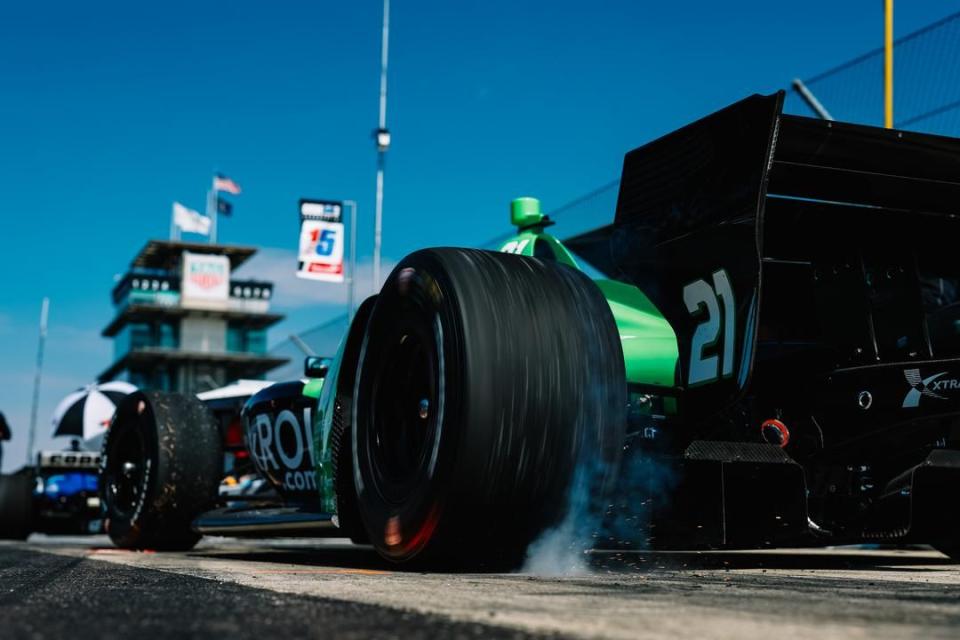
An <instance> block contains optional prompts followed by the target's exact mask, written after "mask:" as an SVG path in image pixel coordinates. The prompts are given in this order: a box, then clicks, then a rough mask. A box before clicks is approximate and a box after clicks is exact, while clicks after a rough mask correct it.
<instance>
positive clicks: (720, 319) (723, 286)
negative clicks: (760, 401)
mask: <svg viewBox="0 0 960 640" xmlns="http://www.w3.org/2000/svg"><path fill="white" fill-rule="evenodd" d="M683 302H684V304H686V305H687V311H689V312H690V314H691V315H693V316H704V317H703V319H702V320H701V321H700V324H698V325H697V328H696V330H695V331H694V332H693V339H692V340H691V341H690V366H689V368H688V373H687V384H688V385H689V386H693V385H697V384H704V383H707V382H713V381H715V380H716V379H717V378H719V377H721V376H722V377H724V378H727V377H729V376H732V375H733V350H734V346H735V340H736V322H737V312H736V305H735V303H734V298H733V287H731V286H730V277H729V276H728V275H727V271H726V270H725V269H720V270H719V271H715V272H714V273H713V284H712V285H711V284H710V283H709V282H707V281H706V280H704V279H702V278H701V279H700V280H696V281H694V282H691V283H690V284H688V285H687V286H685V287H684V288H683ZM714 347H716V349H715V350H714V353H713V355H709V356H706V355H704V352H705V351H706V350H707V349H711V348H714ZM721 354H722V356H723V361H722V363H721V359H720V356H721ZM721 364H722V367H721Z"/></svg>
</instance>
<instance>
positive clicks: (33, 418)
mask: <svg viewBox="0 0 960 640" xmlns="http://www.w3.org/2000/svg"><path fill="white" fill-rule="evenodd" d="M49 312H50V298H44V299H43V304H42V305H41V306H40V339H39V341H38V343H37V370H36V374H35V375H34V378H33V403H32V404H31V406H30V433H29V434H28V435H27V465H31V464H33V443H34V440H36V437H37V409H38V408H39V405H40V374H41V372H42V371H43V346H44V343H45V342H46V341H47V316H48V314H49Z"/></svg>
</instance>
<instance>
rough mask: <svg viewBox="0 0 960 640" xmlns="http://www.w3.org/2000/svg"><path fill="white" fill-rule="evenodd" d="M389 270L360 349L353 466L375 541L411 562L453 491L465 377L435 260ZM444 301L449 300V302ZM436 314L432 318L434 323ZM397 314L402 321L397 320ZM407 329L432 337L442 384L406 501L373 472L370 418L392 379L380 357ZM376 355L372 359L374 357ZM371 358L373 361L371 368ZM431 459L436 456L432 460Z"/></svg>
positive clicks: (391, 555)
mask: <svg viewBox="0 0 960 640" xmlns="http://www.w3.org/2000/svg"><path fill="white" fill-rule="evenodd" d="M405 264H406V266H404V267H402V268H398V269H396V270H395V271H394V272H393V273H391V275H390V277H389V278H388V280H387V283H386V284H385V285H384V288H383V290H382V292H381V294H380V296H379V297H378V299H377V302H376V306H375V307H374V309H373V311H372V314H371V318H370V322H369V323H368V326H367V330H366V333H365V336H364V339H363V343H362V346H361V349H360V358H359V362H360V363H361V364H360V366H359V367H358V371H357V375H356V379H355V385H354V389H353V408H352V411H351V413H352V415H353V416H355V424H354V427H355V428H353V429H352V434H351V435H352V439H353V447H352V449H353V470H354V482H355V485H356V490H357V499H358V506H359V508H360V512H361V513H362V519H363V522H364V525H365V528H366V530H367V534H368V536H369V539H370V541H371V542H372V544H373V545H374V547H376V549H377V550H378V551H379V552H380V553H381V555H383V556H384V557H386V558H388V559H389V560H392V561H395V562H407V561H409V560H411V559H413V558H414V557H416V556H418V555H419V554H420V553H421V552H422V551H423V550H424V548H425V547H426V546H427V545H428V543H430V542H431V541H432V540H433V539H434V538H436V537H438V536H441V537H442V534H443V531H442V527H441V523H442V517H441V516H442V515H443V513H444V511H445V510H446V509H447V508H448V504H447V502H448V496H449V494H450V493H451V489H452V488H453V487H452V482H451V480H452V474H451V473H450V472H451V469H450V467H451V463H452V461H453V460H454V459H455V458H456V455H455V454H456V449H457V446H458V440H459V439H458V432H457V430H456V429H455V428H454V427H455V426H456V424H457V422H458V421H459V417H460V409H461V403H460V394H459V389H458V388H457V386H456V384H455V381H456V380H458V379H460V378H461V373H462V372H461V368H460V365H461V354H462V351H463V344H462V341H461V340H460V335H461V331H462V328H461V320H460V318H459V317H457V316H456V314H455V313H453V312H452V310H453V309H456V304H455V303H453V304H451V303H450V302H451V301H450V300H449V297H450V296H453V295H454V293H453V290H452V287H451V285H450V283H449V282H447V281H446V280H445V279H444V278H443V271H442V270H441V269H436V268H432V267H435V266H436V264H435V263H434V264H431V263H430V261H427V262H426V263H424V262H423V261H422V260H421V261H407V262H406V263H405ZM445 302H446V303H445ZM430 319H432V322H431V321H430ZM398 320H400V322H398ZM406 329H412V330H414V331H416V332H418V333H419V334H420V337H421V339H423V337H424V336H426V337H428V338H429V340H431V341H432V342H433V344H432V354H431V355H432V357H433V358H434V366H435V376H436V384H437V393H436V401H437V403H438V405H439V406H437V407H436V414H435V416H434V417H433V418H432V419H433V420H434V425H433V427H432V428H433V432H432V436H431V439H430V440H429V441H428V442H427V443H426V445H425V446H426V451H425V453H426V456H427V458H428V461H427V463H426V464H425V465H423V466H422V467H421V468H420V469H419V473H418V474H417V479H416V481H415V483H414V484H413V486H412V488H411V489H410V490H409V491H408V494H407V496H406V497H405V498H404V499H403V500H402V501H399V502H397V501H393V502H391V501H389V500H387V499H385V498H384V496H383V492H382V490H381V487H379V486H378V485H379V484H380V483H379V482H378V481H377V480H376V479H374V478H373V472H372V471H371V463H370V456H371V455H372V451H371V443H370V437H371V426H372V425H371V421H372V419H373V417H374V414H373V412H372V411H368V410H364V409H363V408H362V407H366V406H369V403H370V402H371V399H372V398H371V396H372V394H374V393H376V392H377V390H376V389H375V388H374V385H375V384H384V383H386V384H391V381H390V373H391V372H390V371H387V370H386V367H388V366H389V363H387V362H384V358H383V357H381V356H382V354H383V353H384V351H385V350H389V349H391V348H394V345H389V344H386V343H387V342H389V341H391V340H392V339H394V338H396V337H397V336H398V335H399V334H400V333H402V332H403V331H404V330H406ZM372 361H375V362H372ZM371 364H372V365H373V366H371ZM429 460H432V462H430V461H429Z"/></svg>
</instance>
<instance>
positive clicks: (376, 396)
mask: <svg viewBox="0 0 960 640" xmlns="http://www.w3.org/2000/svg"><path fill="white" fill-rule="evenodd" d="M391 333H392V336H391V338H390V339H389V341H387V343H386V348H385V349H384V357H383V358H382V360H381V361H380V367H379V368H378V370H377V374H376V376H375V378H374V384H373V393H372V396H371V400H372V402H371V405H370V406H371V410H372V411H371V415H370V422H369V423H368V424H369V425H370V429H369V430H368V433H367V439H368V451H369V460H370V469H371V471H372V478H371V479H372V480H373V484H374V485H375V487H376V489H377V491H378V492H379V493H380V495H381V496H382V497H383V499H384V500H385V501H386V502H388V503H390V504H394V505H398V504H401V503H403V502H404V501H405V499H406V498H407V497H408V496H409V495H410V494H411V492H412V490H413V489H414V487H415V486H416V485H417V484H418V483H419V482H421V481H422V480H423V479H425V478H429V476H430V475H431V463H432V456H431V455H430V453H431V451H433V450H434V448H435V447H434V445H435V443H436V440H437V438H438V437H439V432H440V426H441V422H442V421H441V419H440V418H441V417H442V416H441V415H440V414H441V398H440V397H439V384H438V368H439V367H438V357H437V348H436V343H435V340H434V337H433V336H432V335H429V334H427V333H426V332H424V331H422V330H419V329H418V328H416V327H411V326H407V327H405V328H403V329H400V330H398V331H396V332H391Z"/></svg>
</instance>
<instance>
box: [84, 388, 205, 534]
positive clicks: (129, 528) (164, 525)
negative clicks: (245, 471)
mask: <svg viewBox="0 0 960 640" xmlns="http://www.w3.org/2000/svg"><path fill="white" fill-rule="evenodd" d="M222 475H223V445H222V442H221V438H220V431H219V429H218V428H217V425H216V423H215V421H214V418H213V416H212V415H211V413H210V411H209V410H208V409H207V407H206V406H205V405H204V404H203V403H202V402H201V401H200V400H198V399H197V398H196V397H194V396H186V395H182V394H178V393H161V392H155V391H148V392H142V391H138V392H136V393H133V394H130V395H129V396H127V397H126V398H124V399H123V400H122V401H121V402H120V404H119V405H118V406H117V411H116V414H115V415H114V418H113V421H112V422H111V425H110V428H109V430H108V431H107V435H106V438H104V442H103V449H102V455H101V459H100V479H101V482H100V487H101V489H100V491H101V500H102V504H103V505H104V510H105V514H106V516H105V519H106V522H105V524H106V528H107V533H108V534H109V535H110V539H111V540H113V542H114V544H116V545H117V546H118V547H121V548H125V549H154V550H164V551H175V550H186V549H190V548H192V547H193V546H194V545H195V544H196V543H197V541H199V540H200V534H198V533H195V532H194V531H193V529H192V528H191V523H192V521H193V519H194V518H195V517H196V516H198V515H200V514H201V513H202V512H203V511H204V510H206V509H208V508H210V507H211V506H212V504H213V502H214V501H215V500H216V497H217V488H218V486H219V484H220V480H221V477H222Z"/></svg>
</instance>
